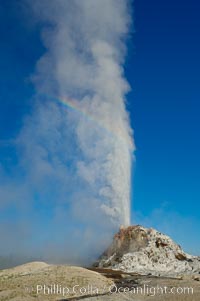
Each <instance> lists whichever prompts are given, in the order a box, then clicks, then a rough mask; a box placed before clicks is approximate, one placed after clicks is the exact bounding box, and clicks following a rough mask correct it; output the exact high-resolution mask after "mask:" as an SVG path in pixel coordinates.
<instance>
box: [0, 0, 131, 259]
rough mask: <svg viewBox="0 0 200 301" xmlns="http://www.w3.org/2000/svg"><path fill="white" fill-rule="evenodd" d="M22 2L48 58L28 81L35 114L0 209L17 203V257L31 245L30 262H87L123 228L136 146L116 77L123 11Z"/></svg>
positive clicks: (90, 3) (72, 2)
mask: <svg viewBox="0 0 200 301" xmlns="http://www.w3.org/2000/svg"><path fill="white" fill-rule="evenodd" d="M23 1H25V3H26V5H28V7H29V8H31V10H30V11H31V15H32V16H33V15H34V20H36V22H38V23H37V24H38V26H39V27H41V28H42V41H43V43H44V46H45V47H46V52H45V54H44V55H43V56H42V57H41V58H40V59H39V61H38V62H37V66H36V72H35V74H34V75H33V76H32V79H33V82H34V84H35V88H36V96H35V105H34V108H33V112H32V114H31V116H27V118H26V120H25V122H24V126H23V128H22V129H21V132H20V134H19V136H18V138H17V140H16V143H17V149H18V153H19V154H20V157H21V158H22V159H20V160H19V163H18V170H20V172H19V174H20V176H19V175H18V176H17V180H15V176H16V172H15V175H14V176H13V177H12V180H9V179H7V178H6V176H5V175H4V182H5V183H4V186H3V187H2V186H1V185H0V191H1V192H2V195H4V200H3V202H4V204H6V203H7V204H9V203H13V202H15V203H16V204H17V206H18V208H21V213H20V218H21V220H22V216H23V214H24V216H26V218H25V221H24V223H25V224H27V225H28V226H27V227H26V229H27V231H26V235H27V236H26V237H24V236H23V240H24V244H25V246H24V250H25V251H24V252H26V250H29V247H28V245H30V244H28V241H29V240H30V239H31V237H33V238H32V239H31V250H36V251H37V252H35V254H45V256H46V257H47V252H48V255H49V257H52V258H53V259H54V260H55V256H54V255H55V254H57V256H58V257H60V258H65V257H67V258H70V259H74V260H76V259H77V258H79V259H80V258H82V259H83V260H84V259H85V258H86V257H88V258H90V259H91V260H92V257H91V256H92V255H94V254H96V255H97V254H99V252H101V251H103V248H104V247H106V244H107V242H108V240H107V239H108V238H110V235H112V234H113V231H115V230H117V228H118V227H119V226H120V224H124V225H129V223H130V180H131V163H132V156H133V151H134V142H133V139H132V130H131V128H130V124H129V118H128V114H127V111H126V108H125V94H126V93H127V92H128V90H129V85H128V83H127V81H126V80H125V78H124V73H123V68H122V66H123V63H124V57H125V52H126V49H125V37H126V35H127V34H128V29H129V26H130V15H129V4H130V3H129V1H126V0H42V1H41V0H34V1H32V0H23ZM0 171H1V170H0ZM0 178H1V173H0ZM2 178H3V176H2ZM10 187H16V189H15V194H14V195H13V194H12V193H11V191H12V190H11V189H10ZM22 212H25V213H22ZM27 212H28V213H29V214H27ZM44 212H47V213H44ZM44 215H45V218H44ZM27 216H30V218H29V220H28V217H27ZM42 220H43V222H42ZM44 223H45V225H46V226H45V227H44ZM23 235H25V234H23ZM26 242H27V244H26ZM80 242H81V255H80ZM4 245H6V244H4ZM33 245H34V246H33ZM36 245H37V246H38V247H36ZM91 245H92V246H93V248H91ZM94 246H95V247H94ZM10 249H12V246H11V247H10ZM50 250H51V252H50ZM66 250H67V251H68V255H66ZM0 251H1V248H0ZM62 251H63V253H62ZM27 252H28V251H27ZM31 252H32V251H31ZM42 252H43V253H42ZM59 252H60V253H59ZM69 254H71V255H69ZM73 256H74V257H73Z"/></svg>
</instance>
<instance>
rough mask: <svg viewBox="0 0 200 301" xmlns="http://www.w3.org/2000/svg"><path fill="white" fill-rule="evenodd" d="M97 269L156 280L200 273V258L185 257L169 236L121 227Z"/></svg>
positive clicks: (144, 229)
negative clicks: (155, 277) (149, 277)
mask: <svg viewBox="0 0 200 301" xmlns="http://www.w3.org/2000/svg"><path fill="white" fill-rule="evenodd" d="M94 265H95V266H96V267H100V268H111V269H114V270H122V271H124V272H137V273H141V274H152V275H156V276H158V275H162V276H177V275H180V274H199V273H200V257H197V256H192V255H189V254H187V253H185V252H184V251H183V250H182V248H181V247H180V246H179V245H177V244H176V243H175V242H174V241H173V240H172V239H171V238H170V237H169V236H167V235H164V234H162V233H160V232H158V231H156V230H155V229H152V228H150V229H148V228H144V227H142V226H139V225H137V226H129V227H127V228H124V227H121V228H120V230H119V232H118V233H117V234H115V236H114V238H113V242H112V244H111V245H110V247H109V248H108V249H107V250H106V251H105V252H104V253H103V255H102V256H101V257H100V258H99V260H98V261H97V262H96V263H95V264H94Z"/></svg>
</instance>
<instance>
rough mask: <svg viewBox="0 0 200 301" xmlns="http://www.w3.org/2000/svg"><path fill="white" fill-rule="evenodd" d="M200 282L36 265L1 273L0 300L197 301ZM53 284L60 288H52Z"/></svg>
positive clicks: (182, 278)
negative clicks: (63, 292)
mask: <svg viewBox="0 0 200 301" xmlns="http://www.w3.org/2000/svg"><path fill="white" fill-rule="evenodd" d="M199 280H200V278H199V277H194V276H188V275H182V277H179V278H169V277H167V278H166V277H155V276H152V275H151V276H150V275H149V276H147V275H140V274H137V273H125V272H121V271H114V270H110V269H96V268H93V269H92V270H91V269H90V270H89V269H84V268H80V267H72V266H65V265H62V266H56V265H48V264H46V263H43V262H33V263H28V264H25V265H22V266H19V267H16V268H12V269H7V270H2V271H0V300H1V301H25V300H26V301H32V300H42V301H45V300H57V301H67V300H74V301H75V300H83V301H87V300H90V301H97V300H102V301H115V300H116V301H121V300H136V301H142V300H144V301H146V300H157V301H161V300H166V301H167V300H170V301H171V300H172V301H173V300H174V301H175V300H177V301H179V300H183V301H187V300H188V301H197V300H199V297H200V285H199V284H200V282H199ZM53 284H56V285H58V287H56V286H55V287H53ZM37 285H39V287H38V291H37ZM44 285H45V286H46V288H45V290H46V292H45V291H44ZM74 287H75V290H74V292H73V288H74ZM64 288H68V289H69V292H67V290H65V294H61V292H62V291H63V289H64ZM48 289H49V290H50V291H49V292H48Z"/></svg>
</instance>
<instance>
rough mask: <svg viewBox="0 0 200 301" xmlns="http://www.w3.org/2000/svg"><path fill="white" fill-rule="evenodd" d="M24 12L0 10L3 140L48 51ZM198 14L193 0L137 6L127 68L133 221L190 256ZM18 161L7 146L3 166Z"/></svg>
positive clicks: (194, 234) (195, 245)
mask: <svg viewBox="0 0 200 301" xmlns="http://www.w3.org/2000/svg"><path fill="white" fill-rule="evenodd" d="M21 10H22V4H21V3H20V1H15V0H11V1H2V2H1V4H0V23H1V24H0V35H1V47H0V79H1V81H0V82H1V88H0V139H1V141H3V140H4V141H5V140H12V139H13V138H14V137H15V136H16V134H17V133H18V132H19V130H20V128H21V126H22V123H23V120H24V116H26V115H27V113H29V111H30V109H31V105H32V100H31V96H32V95H33V93H34V87H33V85H32V83H31V81H30V79H29V77H30V74H32V73H33V72H34V68H35V63H36V61H37V60H38V58H39V57H40V56H41V55H42V53H43V52H44V47H43V45H42V44H41V40H40V35H39V28H38V27H33V26H32V23H31V22H29V21H28V20H27V19H28V18H27V16H26V14H25V13H24V11H23V13H22V12H21ZM199 11H200V3H199V1H195V0H190V1H185V0H182V1H181V0H168V1H159V0H152V1H145V0H140V1H139V0H135V3H134V18H135V20H134V33H133V35H132V37H131V39H130V40H129V41H128V54H127V60H126V65H125V75H126V78H127V79H128V81H129V83H130V84H131V87H132V91H131V92H130V93H129V95H128V97H127V108H128V110H129V111H130V118H131V124H132V126H133V128H134V137H135V143H136V148H137V150H136V166H135V168H134V175H133V187H134V191H133V202H132V220H133V222H139V223H143V224H145V225H147V226H154V227H157V228H159V229H160V230H163V231H166V232H167V233H168V234H170V235H172V237H173V238H174V239H176V240H177V241H178V242H179V243H181V244H182V245H183V246H184V247H185V248H186V250H188V251H191V252H193V253H200V242H199V241H197V238H198V235H199V234H198V229H199V227H200V185H199V183H200V156H199V154H200V140H199V133H200V122H199V113H200V102H199V100H200V85H199V84H200V73H199V70H200V59H199V53H200V40H199V37H200V17H199ZM15 160H16V154H15V151H14V150H13V149H12V148H11V147H9V146H5V143H4V146H3V147H1V149H0V161H1V163H2V165H3V166H4V167H5V168H6V169H8V170H9V167H10V166H12V164H13V162H15ZM9 214H10V213H9ZM12 214H13V216H14V215H15V213H12ZM1 217H2V218H4V219H5V218H6V215H4V216H1ZM186 235H187V236H188V238H186Z"/></svg>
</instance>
